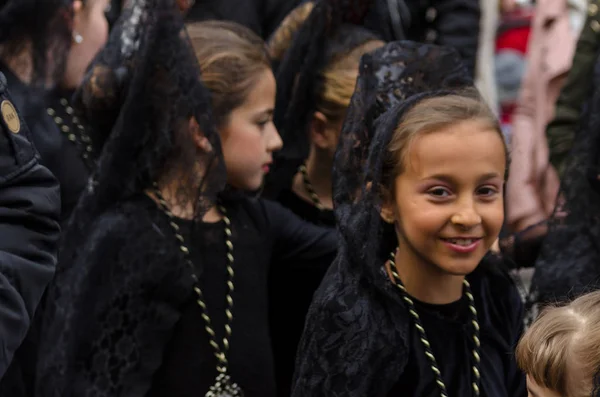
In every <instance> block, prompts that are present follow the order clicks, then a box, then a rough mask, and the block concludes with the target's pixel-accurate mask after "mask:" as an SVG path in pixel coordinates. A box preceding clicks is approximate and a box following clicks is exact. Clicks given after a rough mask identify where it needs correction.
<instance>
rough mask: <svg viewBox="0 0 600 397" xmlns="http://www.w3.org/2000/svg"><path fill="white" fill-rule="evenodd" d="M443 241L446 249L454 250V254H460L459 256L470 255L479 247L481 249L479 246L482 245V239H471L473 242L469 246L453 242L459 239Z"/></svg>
mask: <svg viewBox="0 0 600 397" xmlns="http://www.w3.org/2000/svg"><path fill="white" fill-rule="evenodd" d="M441 240H442V242H443V243H444V245H445V246H446V247H448V248H449V249H450V250H452V251H454V252H458V253H459V254H470V253H471V252H473V251H475V250H476V249H477V247H479V244H481V240H482V239H480V238H477V239H470V240H473V241H472V242H471V243H470V244H468V245H461V244H456V243H454V242H452V240H457V239H441Z"/></svg>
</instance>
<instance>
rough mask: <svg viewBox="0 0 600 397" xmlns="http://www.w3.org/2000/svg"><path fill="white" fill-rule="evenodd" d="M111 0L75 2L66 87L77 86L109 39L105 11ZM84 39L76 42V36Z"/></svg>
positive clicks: (77, 0)
mask: <svg viewBox="0 0 600 397" xmlns="http://www.w3.org/2000/svg"><path fill="white" fill-rule="evenodd" d="M109 5H110V1H109V0H87V1H86V2H85V5H84V4H83V2H81V1H80V0H76V1H74V2H73V10H74V13H73V36H74V38H73V43H72V45H71V49H70V51H69V55H68V57H67V64H66V73H65V81H64V84H65V86H66V88H72V89H74V88H77V87H78V86H79V84H81V81H82V80H83V77H84V74H85V71H86V69H87V67H88V66H89V64H90V63H91V62H92V60H93V59H94V57H95V56H96V54H98V52H99V51H100V50H101V49H102V47H104V45H105V44H106V40H107V39H108V21H107V20H106V14H105V11H106V10H107V9H108V7H109ZM79 36H80V38H81V39H82V40H81V42H80V43H77V42H75V37H79Z"/></svg>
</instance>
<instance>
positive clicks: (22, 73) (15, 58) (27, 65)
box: [0, 43, 33, 85]
mask: <svg viewBox="0 0 600 397" xmlns="http://www.w3.org/2000/svg"><path fill="white" fill-rule="evenodd" d="M2 50H4V49H0V51H2ZM2 61H3V62H4V63H5V64H6V66H7V67H8V68H9V69H10V71H11V72H12V73H13V74H14V75H15V76H17V78H18V79H19V80H21V82H23V83H24V84H26V85H28V84H30V83H31V81H32V79H33V61H32V59H31V43H28V44H27V45H25V46H24V48H23V49H22V50H21V51H20V52H19V53H18V54H14V55H13V54H11V55H10V57H6V56H4V57H3V59H2Z"/></svg>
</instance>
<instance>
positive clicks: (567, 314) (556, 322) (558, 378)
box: [516, 291, 600, 397]
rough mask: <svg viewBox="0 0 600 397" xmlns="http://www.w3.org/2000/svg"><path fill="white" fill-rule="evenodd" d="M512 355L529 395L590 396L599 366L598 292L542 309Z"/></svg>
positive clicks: (599, 301) (540, 396)
mask: <svg viewBox="0 0 600 397" xmlns="http://www.w3.org/2000/svg"><path fill="white" fill-rule="evenodd" d="M516 354H517V363H518V365H519V367H520V368H521V369H522V370H523V371H524V372H525V373H526V374H527V387H528V390H529V391H530V395H535V396H538V397H546V396H561V397H584V396H585V397H589V396H591V395H592V391H593V388H594V378H595V377H596V375H597V373H598V371H599V369H600V291H597V292H593V293H590V294H587V295H584V296H582V297H580V298H578V299H576V300H574V301H573V302H571V303H569V304H567V305H565V306H555V307H550V308H548V309H546V310H545V311H544V312H543V313H542V314H541V315H540V317H539V318H538V319H537V320H536V322H535V323H534V324H533V325H532V326H531V328H529V329H528V330H527V332H525V334H524V335H523V337H522V338H521V340H520V341H519V344H518V346H517V351H516Z"/></svg>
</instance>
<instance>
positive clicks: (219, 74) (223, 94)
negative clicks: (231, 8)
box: [186, 21, 271, 125]
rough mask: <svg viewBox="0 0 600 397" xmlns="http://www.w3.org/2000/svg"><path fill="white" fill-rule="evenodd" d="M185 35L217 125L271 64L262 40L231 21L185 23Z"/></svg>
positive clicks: (223, 121)
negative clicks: (189, 41)
mask: <svg viewBox="0 0 600 397" xmlns="http://www.w3.org/2000/svg"><path fill="white" fill-rule="evenodd" d="M186 27H187V31H188V35H189V37H190V40H191V42H192V45H193V46H194V51H195V52H196V58H197V59H198V63H199V64H200V69H201V71H202V81H203V83H204V84H205V85H206V87H207V88H208V89H209V91H210V93H211V105H212V112H213V115H214V118H215V121H216V123H217V125H222V124H223V123H225V122H226V121H227V119H228V116H229V114H230V113H231V111H232V110H233V109H235V108H237V107H238V106H240V105H241V104H243V103H244V101H245V100H246V97H247V96H248V94H249V93H250V91H251V90H252V87H253V86H254V84H255V83H256V80H257V79H258V77H259V76H260V74H261V73H262V72H264V71H265V70H271V61H270V58H269V54H268V52H267V48H266V45H265V43H264V41H263V40H262V39H261V38H260V37H258V36H257V35H256V34H255V33H254V32H252V31H251V30H250V29H248V28H246V27H244V26H241V25H238V24H236V23H233V22H226V21H206V22H196V23H192V24H188V25H187V26H186Z"/></svg>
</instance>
